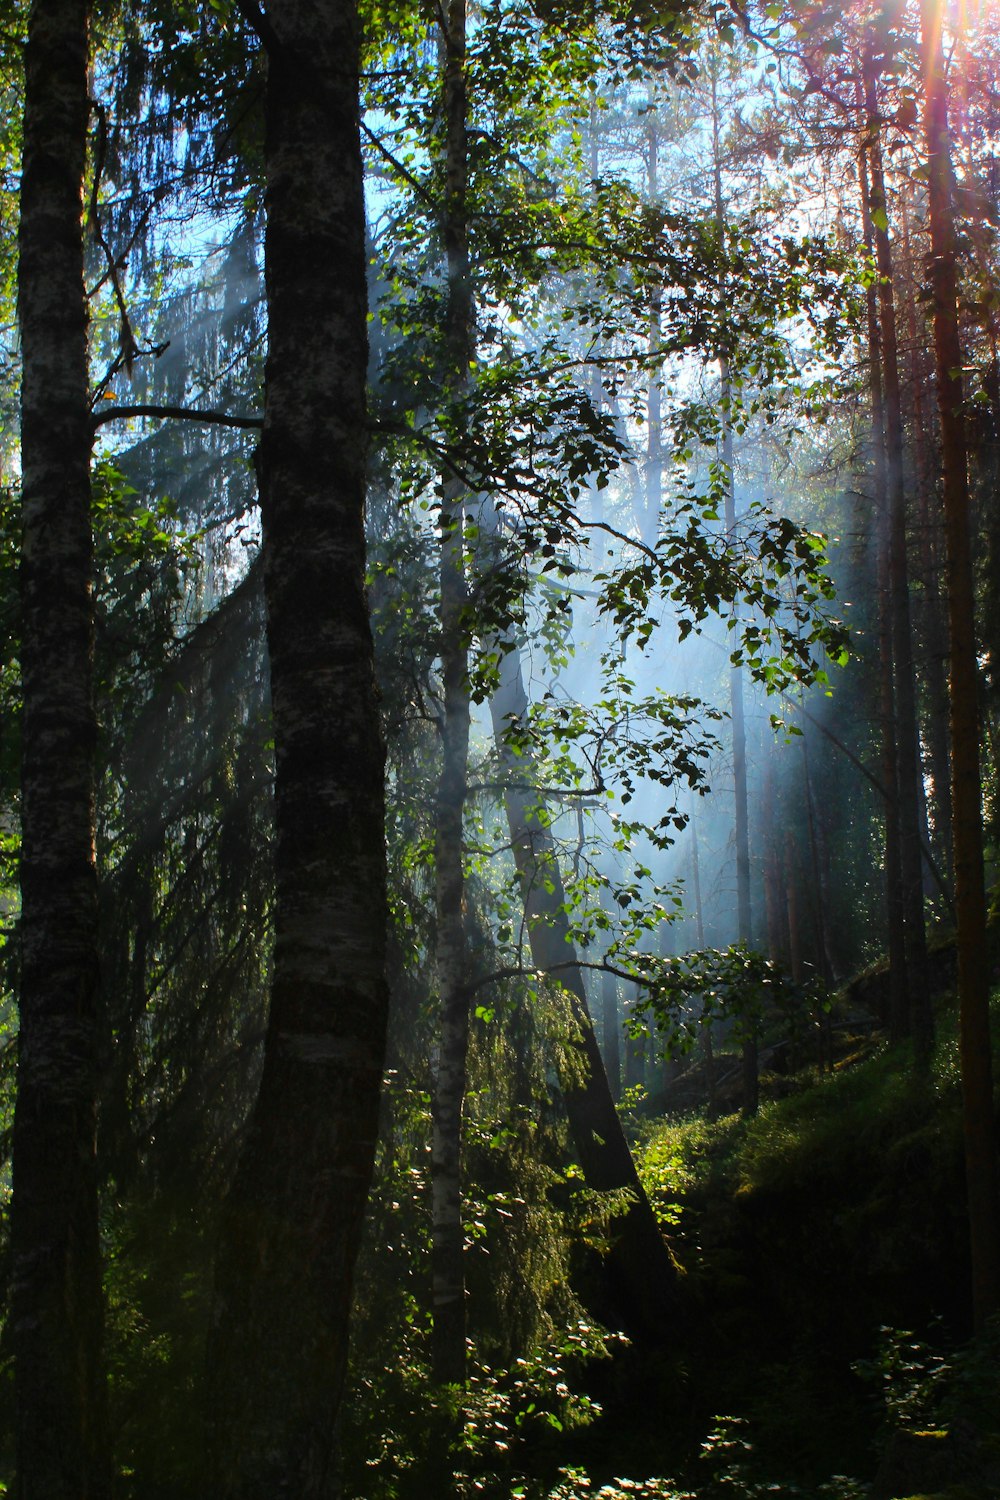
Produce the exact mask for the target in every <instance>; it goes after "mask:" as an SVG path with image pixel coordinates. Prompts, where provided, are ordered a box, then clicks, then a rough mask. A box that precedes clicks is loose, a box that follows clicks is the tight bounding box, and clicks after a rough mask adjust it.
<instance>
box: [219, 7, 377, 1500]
mask: <svg viewBox="0 0 1000 1500" xmlns="http://www.w3.org/2000/svg"><path fill="white" fill-rule="evenodd" d="M260 26H261V34H262V38H263V41H264V43H265V46H266V49H267V69H268V71H267V93H266V133H265V167H266V209H267V229H266V241H265V253H266V263H265V272H266V285H267V299H268V323H269V348H268V356H267V366H266V376H265V379H266V393H265V414H264V429H263V434H262V438H261V445H260V450H259V455H258V470H259V480H260V490H261V508H262V518H263V531H264V536H263V552H264V585H265V597H266V605H267V639H268V649H269V653H270V669H271V695H272V704H273V722H274V738H275V814H276V849H275V878H276V895H275V951H274V968H273V978H272V991H271V1005H270V1015H269V1020H268V1028H267V1037H266V1043H265V1056H264V1066H263V1073H262V1078H261V1084H260V1092H259V1095H258V1098H257V1100H256V1103H255V1105H254V1109H253V1112H252V1115H251V1118H250V1122H249V1126H248V1133H247V1139H246V1142H245V1146H244V1150H243V1154H242V1157H241V1161H240V1165H239V1168H238V1170H237V1174H236V1179H235V1181H234V1183H233V1186H232V1188H231V1191H230V1195H229V1198H228V1200H227V1204H226V1208H225V1213H224V1223H223V1232H222V1240H221V1245H220V1256H219V1264H218V1270H217V1280H216V1298H217V1300H216V1312H215V1328H214V1332H213V1338H212V1343H211V1348H210V1389H211V1396H212V1417H213V1421H214V1428H213V1450H214V1451H213V1457H214V1469H215V1474H214V1479H215V1484H214V1493H215V1494H216V1495H218V1496H224V1497H234V1500H235V1497H241V1500H244V1497H245V1500H249V1497H251V1496H252V1497H257V1496H259V1497H261V1500H263V1497H265V1496H266V1497H268V1500H275V1497H277V1496H286V1495H287V1496H294V1497H295V1500H314V1497H315V1500H319V1497H327V1496H329V1495H331V1494H333V1493H334V1488H335V1483H334V1475H333V1462H332V1460H333V1433H334V1421H335V1418H336V1414H337V1410H338V1405H339V1401H340V1396H341V1391H342V1386H343V1379H344V1373H345V1367H346V1356H347V1335H348V1314H349V1309H350V1302H351V1286H352V1278H353V1268H354V1261H355V1256H356V1252H357V1245H358V1239H359V1235H360V1231H361V1225H362V1220H363V1216H364V1212H365V1204H366V1199H367V1195H368V1188H369V1183H370V1179H371V1171H372V1163H373V1156H374V1150H375V1142H376V1134H377V1115H378V1098H379V1091H380V1084H381V1074H382V1063H383V1053H384V1046H385V1026H386V983H385V974H384V943H385V927H386V899H385V879H386V872H385V847H384V791H383V772H384V751H383V746H382V740H381V731H380V726H379V718H378V709H377V695H376V688H375V678H374V670H373V662H372V643H371V633H370V627H369V617H368V607H367V600H366V596H365V589H364V577H365V542H364V525H363V520H364V516H363V512H364V497H365V447H366V440H365V433H366V410H365V373H366V365H367V332H366V310H367V301H366V287H365V270H366V258H365V235H364V198H363V192H362V171H361V150H360V142H359V126H358V66H359V24H358V17H357V12H356V7H355V5H354V3H353V0H273V3H271V4H269V5H268V7H267V11H266V14H265V15H264V16H263V17H262V18H261V21H260Z"/></svg>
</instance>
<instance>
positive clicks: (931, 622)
mask: <svg viewBox="0 0 1000 1500" xmlns="http://www.w3.org/2000/svg"><path fill="white" fill-rule="evenodd" d="M902 204H903V216H902V225H903V253H904V256H905V258H906V267H907V279H906V323H907V335H908V338H909V341H910V349H911V355H910V391H911V399H912V422H913V452H914V468H915V470H916V483H917V503H918V507H919V515H918V520H919V534H920V565H921V570H922V572H923V621H924V630H923V636H924V652H925V660H924V674H925V677H926V684H927V698H928V711H927V714H926V716H925V717H926V725H925V732H926V735H927V746H928V750H929V752H930V762H931V772H932V777H933V783H934V803H933V806H934V833H935V842H936V844H937V848H938V851H939V858H940V857H941V856H942V855H943V859H944V865H945V870H946V872H947V878H948V880H949V882H950V881H951V880H952V878H953V870H952V864H951V859H952V830H951V750H950V746H949V743H948V673H947V667H946V661H947V656H948V639H947V637H948V626H947V622H946V620H945V617H944V607H943V603H942V600H941V587H940V572H941V569H940V562H939V555H938V554H939V552H940V536H941V521H940V516H939V515H938V514H937V513H936V508H935V506H934V503H933V502H934V499H935V494H934V490H935V482H934V475H933V472H932V460H931V457H930V452H929V449H930V447H931V443H932V439H931V432H932V425H931V413H930V412H928V410H927V405H926V401H925V385H926V382H927V378H928V372H927V370H926V368H925V366H926V332H927V329H926V324H925V323H921V324H919V325H918V321H917V299H916V296H915V294H914V284H913V283H914V275H915V272H914V265H913V251H912V248H911V242H910V225H909V212H908V208H907V197H906V194H905V193H904V195H903V200H902Z"/></svg>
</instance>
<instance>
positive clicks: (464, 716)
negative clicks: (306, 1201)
mask: <svg viewBox="0 0 1000 1500" xmlns="http://www.w3.org/2000/svg"><path fill="white" fill-rule="evenodd" d="M447 23H448V25H447V34H446V36H445V38H444V48H443V51H444V65H445V67H444V114H445V129H446V134H447V139H446V174H447V180H446V184H445V205H446V206H445V216H444V241H445V254H446V258H447V273H448V305H447V311H446V321H445V347H446V357H447V363H448V368H447V372H446V378H447V381H448V388H449V391H450V393H451V394H452V395H453V396H454V397H456V398H458V399H461V397H462V396H464V395H465V393H466V391H467V387H468V372H469V368H470V366H471V364H472V360H473V358H474V355H475V307H474V303H473V298H472V287H471V282H470V277H469V247H468V229H467V222H466V196H467V179H468V167H467V144H466V116H467V99H466V75H465V47H466V43H465V27H466V18H465V0H452V4H451V5H450V7H449V9H448V15H447ZM464 499H465V491H464V487H463V486H462V484H461V482H460V481H458V480H455V479H453V478H449V479H447V480H446V481H445V484H444V498H443V501H442V506H441V562H440V581H441V617H440V623H441V677H442V694H443V702H442V712H441V721H440V722H441V740H442V767H441V775H440V779H439V782H438V796H437V827H436V838H435V872H436V876H435V878H436V916H437V978H438V1004H439V1015H440V1022H439V1047H438V1068H437V1077H436V1078H435V1082H434V1100H433V1138H432V1147H431V1220H432V1228H431V1236H432V1238H431V1244H432V1249H431V1276H432V1286H433V1292H432V1296H433V1318H434V1324H433V1342H432V1352H433V1366H434V1378H435V1380H437V1381H438V1382H440V1383H441V1384H462V1383H464V1381H465V1324H466V1319H465V1270H464V1243H465V1233H464V1229H463V1225H462V1177H461V1155H462V1113H463V1107H464V1102H465V1093H466V1077H467V1056H468V1048H469V988H468V980H469V976H468V942H467V937H466V931H465V867H464V854H465V845H464V838H463V831H464V821H465V804H466V799H467V796H468V769H467V768H468V758H469V715H470V708H469V660H468V655H469V653H468V638H467V632H468V625H467V622H466V619H465V611H466V608H467V588H466V567H465V527H464V516H465V512H464Z"/></svg>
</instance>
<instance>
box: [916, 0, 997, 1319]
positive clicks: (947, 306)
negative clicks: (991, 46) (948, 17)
mask: <svg viewBox="0 0 1000 1500" xmlns="http://www.w3.org/2000/svg"><path fill="white" fill-rule="evenodd" d="M921 18H922V39H921V40H922V55H923V64H924V80H925V88H926V94H925V99H924V131H925V137H926V147H927V207H928V219H929V229H930V238H931V293H932V297H933V307H934V358H935V373H936V378H937V400H938V415H939V418H940V423H941V469H942V478H943V490H944V511H945V536H946V542H947V592H948V623H949V633H950V640H951V672H950V678H949V701H950V723H951V762H952V819H953V830H954V840H955V851H954V858H955V911H956V918H957V926H958V1003H959V1050H960V1056H961V1065H962V1093H963V1105H964V1134H965V1173H966V1183H967V1191H968V1205H969V1231H970V1241H971V1251H972V1296H973V1311H974V1316H975V1320H976V1325H977V1327H982V1326H983V1324H984V1323H985V1321H986V1319H987V1318H988V1317H990V1315H991V1314H992V1313H994V1312H995V1311H996V1309H997V1307H998V1305H1000V1192H998V1182H997V1139H996V1118H995V1115H994V1110H993V1070H992V1056H991V1041H990V1013H989V993H990V982H989V968H988V963H987V953H986V891H985V881H984V875H983V824H982V784H981V779H980V768H979V735H980V718H979V674H978V667H977V653H976V614H975V592H974V588H973V576H972V541H971V526H970V519H969V476H968V453H967V449H966V437H965V414H964V410H963V381H962V365H963V357H962V356H963V350H962V339H961V333H960V329H959V320H958V252H957V245H956V236H955V216H954V207H953V203H952V163H951V137H950V127H949V119H948V97H949V80H948V75H947V71H946V64H945V58H944V47H943V45H942V38H941V27H942V20H943V18H942V11H941V8H940V7H939V6H938V5H936V4H934V3H932V0H924V3H923V5H922V8H921Z"/></svg>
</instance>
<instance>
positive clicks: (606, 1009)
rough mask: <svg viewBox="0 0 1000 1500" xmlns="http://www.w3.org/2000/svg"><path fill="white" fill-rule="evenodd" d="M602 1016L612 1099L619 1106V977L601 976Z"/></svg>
mask: <svg viewBox="0 0 1000 1500" xmlns="http://www.w3.org/2000/svg"><path fill="white" fill-rule="evenodd" d="M601 1016H602V1021H603V1030H604V1064H605V1067H606V1068H607V1072H608V1086H609V1087H610V1089H611V1097H612V1099H614V1101H615V1103H616V1104H617V1102H618V1100H619V1099H620V1098H621V1092H622V1059H621V1034H622V1022H621V1012H620V1010H619V1008H618V976H617V975H616V974H609V973H607V971H605V973H603V974H602V975H601Z"/></svg>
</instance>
